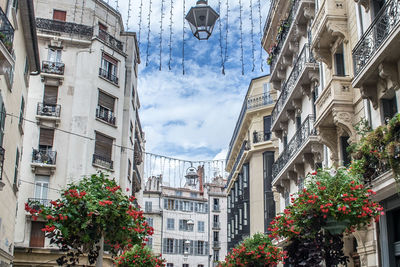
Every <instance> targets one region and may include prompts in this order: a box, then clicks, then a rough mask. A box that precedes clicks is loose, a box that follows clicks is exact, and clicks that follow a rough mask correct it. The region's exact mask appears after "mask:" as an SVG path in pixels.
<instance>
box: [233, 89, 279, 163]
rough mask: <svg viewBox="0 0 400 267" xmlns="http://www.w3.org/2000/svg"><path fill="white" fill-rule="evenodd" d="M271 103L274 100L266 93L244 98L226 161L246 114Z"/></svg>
mask: <svg viewBox="0 0 400 267" xmlns="http://www.w3.org/2000/svg"><path fill="white" fill-rule="evenodd" d="M273 103H274V100H273V99H272V98H271V96H270V95H269V94H266V93H264V94H259V95H255V96H252V97H247V98H245V100H244V101H243V105H242V109H241V111H240V115H239V118H238V120H237V122H236V126H235V130H234V131H233V135H232V138H231V142H230V143H229V151H228V155H227V158H226V161H228V160H229V157H230V155H231V152H232V148H233V144H234V142H235V140H236V137H237V135H238V134H239V130H240V127H241V126H242V123H243V119H244V116H245V114H246V112H247V111H250V110H252V109H256V108H259V107H263V106H268V105H271V104H273Z"/></svg>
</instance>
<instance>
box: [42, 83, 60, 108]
mask: <svg viewBox="0 0 400 267" xmlns="http://www.w3.org/2000/svg"><path fill="white" fill-rule="evenodd" d="M57 95H58V87H57V86H49V85H46V87H45V88H44V96H43V102H44V103H45V104H48V105H55V104H57Z"/></svg>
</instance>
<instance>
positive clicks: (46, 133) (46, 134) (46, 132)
mask: <svg viewBox="0 0 400 267" xmlns="http://www.w3.org/2000/svg"><path fill="white" fill-rule="evenodd" d="M53 140H54V129H47V128H40V135H39V150H41V151H49V150H52V148H53Z"/></svg>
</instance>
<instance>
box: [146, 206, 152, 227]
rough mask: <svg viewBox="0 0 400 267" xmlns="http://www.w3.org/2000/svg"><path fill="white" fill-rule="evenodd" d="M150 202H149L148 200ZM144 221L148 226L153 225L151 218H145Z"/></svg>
mask: <svg viewBox="0 0 400 267" xmlns="http://www.w3.org/2000/svg"><path fill="white" fill-rule="evenodd" d="M150 203H151V202H150ZM146 222H147V224H148V225H149V226H151V227H153V218H146Z"/></svg>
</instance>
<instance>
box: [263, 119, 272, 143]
mask: <svg viewBox="0 0 400 267" xmlns="http://www.w3.org/2000/svg"><path fill="white" fill-rule="evenodd" d="M270 139H271V116H265V117H264V141H268V140H270Z"/></svg>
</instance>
